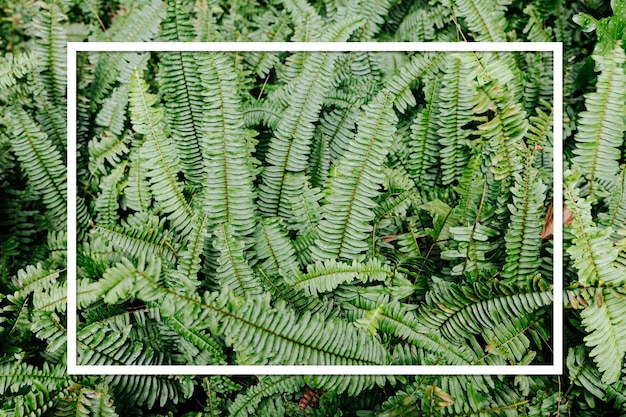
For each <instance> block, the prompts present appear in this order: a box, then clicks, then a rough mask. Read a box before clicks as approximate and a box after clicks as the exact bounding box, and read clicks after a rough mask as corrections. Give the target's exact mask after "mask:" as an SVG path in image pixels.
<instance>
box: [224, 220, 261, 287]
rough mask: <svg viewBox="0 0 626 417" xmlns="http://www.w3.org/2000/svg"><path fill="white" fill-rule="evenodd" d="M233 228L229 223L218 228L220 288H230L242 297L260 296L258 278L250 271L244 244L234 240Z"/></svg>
mask: <svg viewBox="0 0 626 417" xmlns="http://www.w3.org/2000/svg"><path fill="white" fill-rule="evenodd" d="M233 229H234V228H233V227H232V226H230V225H229V224H228V223H226V224H221V225H219V226H218V227H217V230H216V231H215V235H216V237H217V240H215V241H214V246H215V249H216V250H217V251H219V253H220V256H219V259H218V261H217V263H218V267H217V271H216V273H217V279H218V280H219V286H220V288H229V289H231V290H232V291H233V292H234V293H235V294H237V295H238V296H241V297H245V296H249V295H253V294H260V293H261V286H260V285H259V282H258V278H257V277H256V276H255V275H254V273H253V272H252V269H250V266H249V265H248V263H247V261H246V259H245V257H244V252H243V249H244V247H243V243H242V242H241V241H239V240H236V239H235V238H234V231H233Z"/></svg>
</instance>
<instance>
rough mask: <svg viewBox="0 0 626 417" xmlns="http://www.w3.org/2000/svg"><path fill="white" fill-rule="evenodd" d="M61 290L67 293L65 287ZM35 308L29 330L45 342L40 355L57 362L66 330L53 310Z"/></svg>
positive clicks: (65, 347) (59, 358) (64, 343)
mask: <svg viewBox="0 0 626 417" xmlns="http://www.w3.org/2000/svg"><path fill="white" fill-rule="evenodd" d="M63 290H65V291H64V292H66V293H67V288H63ZM64 301H66V300H64ZM36 308H37V311H36V312H35V313H34V314H33V324H32V326H31V331H32V332H33V334H34V335H35V336H36V337H37V339H39V340H41V341H42V342H43V343H45V344H46V348H45V350H44V351H43V352H42V356H43V357H44V358H46V360H47V361H49V362H53V363H59V362H60V361H61V360H62V358H63V356H65V354H66V352H67V331H66V329H65V327H64V326H63V324H62V321H61V318H60V317H59V316H58V315H57V314H56V313H55V312H53V311H45V310H39V308H38V307H36ZM0 388H1V387H0Z"/></svg>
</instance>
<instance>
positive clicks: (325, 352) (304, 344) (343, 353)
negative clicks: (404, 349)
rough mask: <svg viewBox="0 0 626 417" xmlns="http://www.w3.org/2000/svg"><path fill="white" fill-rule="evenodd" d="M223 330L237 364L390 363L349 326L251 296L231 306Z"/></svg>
mask: <svg viewBox="0 0 626 417" xmlns="http://www.w3.org/2000/svg"><path fill="white" fill-rule="evenodd" d="M221 326H222V327H221V328H223V329H224V334H225V336H226V338H227V340H228V341H229V344H231V345H232V347H233V349H234V350H235V351H236V352H237V355H238V359H237V362H238V363H239V364H266V363H270V364H282V365H304V364H316V365H367V364H383V363H388V354H387V352H386V350H385V347H384V346H383V345H382V344H381V343H380V342H379V341H378V340H377V339H374V338H371V337H369V336H368V335H367V334H366V333H365V332H363V331H361V330H359V329H356V328H355V327H354V326H352V325H350V324H349V323H346V322H345V321H342V320H339V319H334V320H328V321H325V320H323V318H322V317H321V316H319V315H317V314H316V315H311V314H310V313H309V312H305V313H304V314H302V315H301V316H299V317H298V316H296V314H295V312H294V311H293V310H290V309H288V308H287V307H286V306H285V304H284V303H280V302H279V303H278V304H277V305H275V306H271V305H270V303H269V298H268V297H254V298H252V299H249V300H247V302H245V303H244V304H243V305H242V306H241V307H238V308H236V309H234V310H233V309H232V308H231V310H230V314H228V315H224V317H223V323H222V324H221ZM337 334H341V335H343V336H342V337H340V338H339V337H336V335H337ZM253 341H256V342H253Z"/></svg>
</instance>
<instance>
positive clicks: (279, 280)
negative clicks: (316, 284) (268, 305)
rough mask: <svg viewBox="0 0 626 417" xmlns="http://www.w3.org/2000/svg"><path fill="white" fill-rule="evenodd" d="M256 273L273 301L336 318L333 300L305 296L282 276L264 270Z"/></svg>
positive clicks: (257, 269)
mask: <svg viewBox="0 0 626 417" xmlns="http://www.w3.org/2000/svg"><path fill="white" fill-rule="evenodd" d="M255 273H256V275H257V277H258V279H259V281H260V282H261V283H262V284H263V287H264V289H265V291H267V292H268V293H270V294H271V295H272V299H273V300H282V301H284V302H285V303H286V304H287V305H288V306H289V307H291V308H292V309H294V310H296V311H298V312H300V313H304V312H305V311H310V312H311V313H313V314H316V313H319V314H321V315H323V316H324V317H327V318H330V317H335V316H336V313H337V311H336V310H334V308H335V304H334V303H333V302H332V300H322V299H320V298H319V297H313V296H310V295H307V294H305V292H304V291H303V290H297V289H295V288H294V287H292V286H290V285H288V284H287V283H286V282H285V279H284V278H283V277H282V276H280V275H274V276H270V275H268V274H267V273H266V272H265V271H264V270H263V268H255Z"/></svg>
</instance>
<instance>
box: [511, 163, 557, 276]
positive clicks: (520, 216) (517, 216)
mask: <svg viewBox="0 0 626 417" xmlns="http://www.w3.org/2000/svg"><path fill="white" fill-rule="evenodd" d="M513 183H514V185H513V188H512V190H511V194H512V198H513V201H512V203H511V204H509V211H510V212H511V218H510V221H509V228H508V230H507V232H506V234H505V235H504V240H505V242H506V263H505V265H504V267H503V269H502V277H503V278H505V279H506V278H517V279H521V280H523V279H526V278H527V277H528V276H531V275H535V274H536V273H537V272H539V267H540V266H541V257H540V256H539V249H540V246H541V230H542V228H543V224H542V220H543V219H544V217H545V215H544V207H543V203H544V200H545V198H546V191H547V187H546V186H545V185H544V184H543V182H542V181H541V179H540V178H539V172H538V171H537V169H536V168H534V167H533V166H532V160H530V159H529V160H527V161H526V169H525V172H524V176H523V177H522V176H521V175H520V174H517V173H516V174H515V177H514V180H513Z"/></svg>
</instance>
